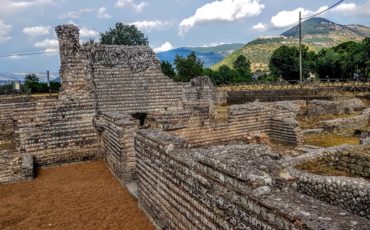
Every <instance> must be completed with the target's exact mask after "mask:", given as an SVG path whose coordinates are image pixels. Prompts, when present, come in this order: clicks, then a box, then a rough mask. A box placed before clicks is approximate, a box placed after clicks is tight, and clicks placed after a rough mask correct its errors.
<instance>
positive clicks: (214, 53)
mask: <svg viewBox="0 0 370 230" xmlns="http://www.w3.org/2000/svg"><path fill="white" fill-rule="evenodd" d="M243 46H244V44H242V43H232V44H222V45H217V46H210V47H180V48H176V49H172V50H169V51H165V52H160V53H157V57H158V59H159V60H160V61H168V62H169V63H171V64H173V62H174V60H175V58H176V55H179V56H183V57H186V56H188V55H189V54H191V52H194V53H195V55H196V56H197V57H198V58H200V59H201V60H202V61H203V62H204V66H205V67H211V66H213V65H214V64H216V63H218V62H220V61H221V60H223V59H224V58H225V57H226V56H227V55H229V54H231V53H232V52H233V51H235V50H237V49H240V48H241V47H243Z"/></svg>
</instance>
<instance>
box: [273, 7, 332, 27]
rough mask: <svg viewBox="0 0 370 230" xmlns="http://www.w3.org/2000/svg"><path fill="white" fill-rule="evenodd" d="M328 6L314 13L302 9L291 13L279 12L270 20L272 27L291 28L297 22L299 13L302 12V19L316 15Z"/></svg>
mask: <svg viewBox="0 0 370 230" xmlns="http://www.w3.org/2000/svg"><path fill="white" fill-rule="evenodd" d="M327 8H328V6H322V7H320V8H319V9H318V10H316V11H311V10H306V9H304V8H302V7H300V8H297V9H295V10H291V11H285V10H284V11H280V12H279V13H277V14H276V15H275V16H273V17H272V18H271V23H272V26H274V27H277V28H285V27H289V26H293V25H295V24H297V23H298V22H299V12H302V17H308V16H311V15H314V14H316V13H319V12H321V11H323V10H325V9H327Z"/></svg>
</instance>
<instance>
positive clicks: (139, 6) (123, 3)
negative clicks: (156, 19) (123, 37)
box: [115, 0, 149, 12]
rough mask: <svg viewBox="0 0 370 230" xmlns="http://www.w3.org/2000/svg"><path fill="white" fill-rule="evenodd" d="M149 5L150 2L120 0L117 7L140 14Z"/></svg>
mask: <svg viewBox="0 0 370 230" xmlns="http://www.w3.org/2000/svg"><path fill="white" fill-rule="evenodd" d="M148 5H149V3H148V2H139V3H135V2H134V0H118V1H117V2H116V5H115V6H116V7H118V8H130V9H132V10H133V11H135V12H140V11H142V10H143V9H144V8H145V7H147V6H148Z"/></svg>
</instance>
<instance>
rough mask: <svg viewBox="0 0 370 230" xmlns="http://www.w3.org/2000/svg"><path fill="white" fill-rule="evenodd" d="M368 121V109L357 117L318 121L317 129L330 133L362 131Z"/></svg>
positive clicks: (369, 118) (369, 116)
mask: <svg viewBox="0 0 370 230" xmlns="http://www.w3.org/2000/svg"><path fill="white" fill-rule="evenodd" d="M369 120H370V109H366V110H365V111H363V113H362V114H361V115H358V116H353V117H348V118H339V119H334V120H329V121H320V122H319V127H320V128H323V129H324V130H327V131H330V132H340V131H343V130H348V129H362V128H366V127H367V126H368V125H369Z"/></svg>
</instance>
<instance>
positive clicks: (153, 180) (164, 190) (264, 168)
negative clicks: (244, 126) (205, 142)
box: [135, 130, 370, 230]
mask: <svg viewBox="0 0 370 230" xmlns="http://www.w3.org/2000/svg"><path fill="white" fill-rule="evenodd" d="M135 149H136V151H137V174H138V175H137V176H138V180H137V181H138V192H139V204H140V205H141V207H142V208H143V209H144V211H145V212H146V213H147V214H148V215H149V216H150V217H151V218H152V220H153V221H154V223H155V224H156V226H157V228H158V229H184V230H185V229H337V230H339V229H367V228H369V227H370V223H369V222H368V221H367V220H366V219H364V218H360V217H358V216H355V215H353V214H349V213H347V212H345V211H344V210H342V209H339V208H336V207H333V206H330V205H326V204H323V203H322V202H319V201H317V200H315V199H313V198H311V197H308V196H305V195H303V194H299V193H297V192H291V191H288V190H280V189H277V188H276V187H275V186H274V185H275V181H274V175H275V174H276V173H277V168H278V165H277V161H275V160H274V159H275V158H276V157H277V156H276V155H275V154H273V153H271V151H270V150H269V148H268V147H266V146H261V145H229V146H213V147H208V148H196V149H188V148H187V144H186V141H185V140H184V139H181V138H179V137H176V136H173V135H169V134H168V133H163V132H161V131H158V130H140V131H138V133H137V135H136V137H135Z"/></svg>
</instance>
